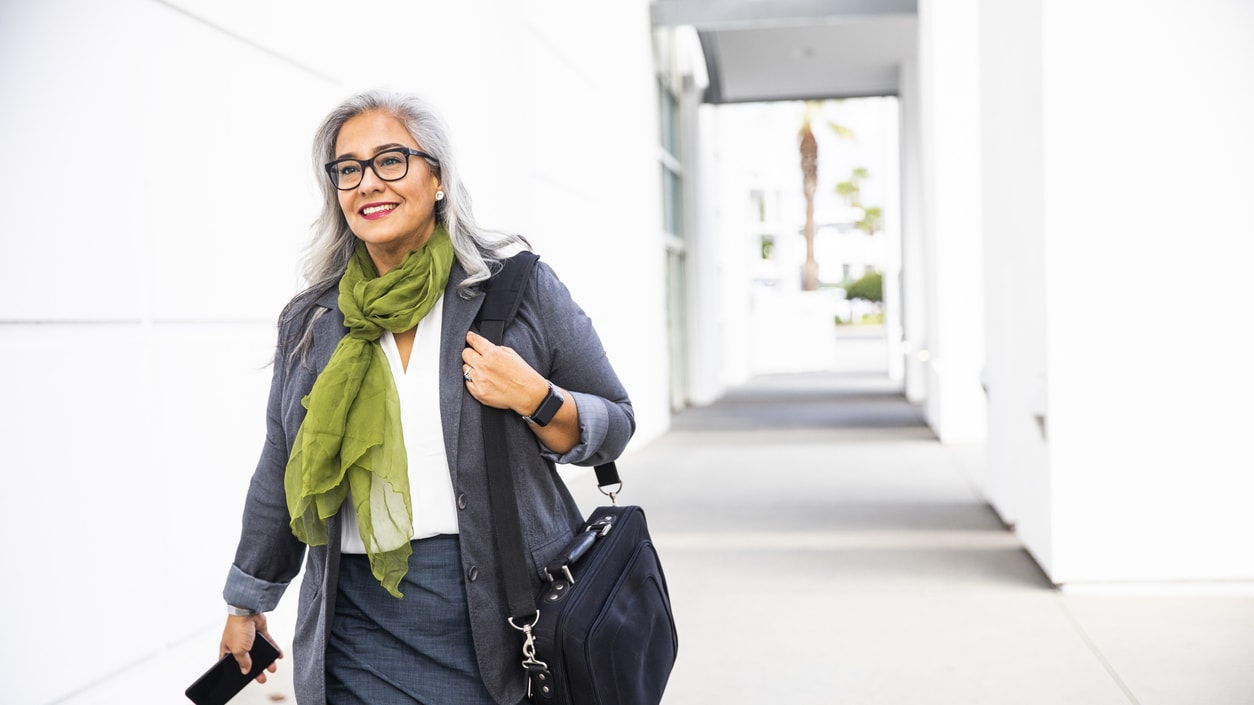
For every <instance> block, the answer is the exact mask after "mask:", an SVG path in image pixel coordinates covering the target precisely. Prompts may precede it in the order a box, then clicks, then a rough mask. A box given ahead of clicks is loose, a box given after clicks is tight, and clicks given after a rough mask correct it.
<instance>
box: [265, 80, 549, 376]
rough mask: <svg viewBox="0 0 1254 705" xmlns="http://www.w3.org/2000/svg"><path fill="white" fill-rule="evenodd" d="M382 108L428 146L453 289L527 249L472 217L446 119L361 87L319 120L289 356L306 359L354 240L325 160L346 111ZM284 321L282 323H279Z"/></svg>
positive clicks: (470, 291)
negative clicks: (311, 207) (313, 204)
mask: <svg viewBox="0 0 1254 705" xmlns="http://www.w3.org/2000/svg"><path fill="white" fill-rule="evenodd" d="M375 111H378V112H384V113H387V114H388V115H391V116H392V117H395V118H396V119H397V120H399V121H400V122H401V124H403V125H404V126H405V130H406V131H407V132H409V135H410V137H413V138H414V141H416V142H417V143H418V146H419V147H420V148H421V149H422V151H424V152H426V153H427V154H430V155H431V157H432V159H428V160H427V164H428V165H430V167H431V170H432V172H433V173H434V174H435V175H436V178H438V179H439V180H440V186H441V189H442V190H443V191H444V199H443V200H441V201H437V202H436V212H435V214H436V220H437V221H438V222H439V223H440V224H441V225H443V226H444V227H445V229H446V230H448V234H449V239H450V240H451V241H452V243H453V252H454V254H455V255H456V257H457V261H458V262H459V263H461V265H462V269H465V270H466V274H467V276H466V278H465V279H463V280H462V281H460V282H458V284H457V291H458V294H459V295H460V296H461V297H462V298H464V299H470V298H474V297H475V296H477V295H478V289H477V287H476V285H477V284H479V283H480V282H483V281H486V280H487V279H489V278H491V276H492V274H493V273H494V272H495V271H496V270H497V269H499V268H500V262H501V260H503V259H505V258H507V257H508V256H510V255H512V254H514V253H516V252H517V251H519V250H524V249H529V245H528V243H527V241H526V240H525V239H524V238H523V237H522V236H520V235H513V234H508V233H502V232H497V231H494V230H485V229H483V228H480V227H479V225H478V224H477V223H476V222H475V216H474V212H473V211H472V210H471V206H470V193H469V192H467V191H466V187H465V185H463V184H462V181H461V173H460V172H459V171H458V162H457V159H456V158H455V157H454V156H453V150H452V147H451V145H450V141H449V132H448V128H447V127H446V126H445V124H444V121H443V119H441V118H440V116H439V114H438V113H436V111H435V109H434V108H433V107H432V106H431V104H429V103H428V102H426V101H424V100H422V99H421V98H418V97H416V96H412V95H405V94H402V93H391V92H386V91H379V90H372V91H366V92H363V93H358V94H357V95H354V96H352V97H350V98H349V99H348V100H345V101H344V102H343V103H341V104H340V105H339V107H337V108H336V109H334V110H332V111H331V113H330V114H329V115H327V117H326V119H325V120H323V121H322V125H321V126H319V128H318V131H317V133H316V134H315V136H314V144H313V166H314V173H315V174H316V175H317V179H318V183H319V184H320V185H321V188H322V212H321V214H319V216H318V219H317V220H316V221H314V226H313V230H314V236H313V240H312V242H311V243H310V245H309V250H308V251H307V253H306V255H305V280H306V281H307V282H308V283H309V289H308V290H307V291H306V292H305V294H304V295H301V296H298V297H297V298H296V299H294V300H293V301H292V303H291V304H289V305H288V308H287V309H286V310H285V311H284V315H283V316H282V317H281V320H283V319H289V318H293V317H299V318H304V322H303V325H302V324H299V323H298V324H297V325H299V326H300V328H301V329H303V330H301V329H298V330H297V331H296V334H297V335H298V336H299V342H297V344H296V346H295V347H294V349H293V350H292V353H291V358H292V359H294V358H295V357H296V356H297V355H299V356H300V357H301V359H302V361H304V362H306V363H308V360H306V359H305V358H306V354H307V353H308V349H309V343H310V341H311V337H312V331H313V322H314V321H316V320H317V319H318V318H320V317H321V314H322V313H323V311H322V310H321V309H319V310H316V311H312V312H311V311H309V310H308V309H307V308H306V306H307V305H309V304H311V303H312V299H313V298H316V294H317V293H319V292H323V291H326V290H327V289H329V288H331V287H332V286H334V284H335V282H336V281H338V280H339V278H340V277H341V276H342V275H343V273H344V269H345V267H347V266H348V260H349V258H350V257H352V255H353V248H355V247H356V245H357V237H356V236H355V235H353V231H352V230H350V229H349V227H348V221H347V220H346V219H345V218H344V212H343V211H342V210H341V209H340V201H339V195H338V193H337V192H336V189H335V187H334V186H332V185H331V181H330V179H328V178H327V177H326V171H325V169H324V165H325V164H326V163H328V162H330V161H332V160H334V159H335V141H336V139H338V138H339V134H340V129H341V128H342V127H343V126H344V123H346V122H348V121H349V120H350V119H352V118H354V117H357V116H358V115H361V114H363V113H368V112H375ZM281 325H282V324H281Z"/></svg>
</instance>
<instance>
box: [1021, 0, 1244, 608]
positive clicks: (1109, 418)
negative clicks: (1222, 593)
mask: <svg viewBox="0 0 1254 705" xmlns="http://www.w3.org/2000/svg"><path fill="white" fill-rule="evenodd" d="M1042 36H1043V47H1042V52H1043V55H1044V57H1045V60H1044V74H1043V94H1044V99H1043V103H1044V117H1043V127H1042V129H1043V133H1044V141H1045V155H1046V156H1045V168H1044V203H1045V214H1044V220H1045V224H1046V233H1045V242H1046V248H1045V253H1046V254H1045V257H1046V259H1045V273H1046V274H1045V276H1046V290H1047V292H1048V302H1047V312H1046V319H1047V321H1046V326H1047V329H1048V332H1049V336H1048V342H1047V347H1046V350H1047V364H1048V370H1049V378H1048V405H1049V445H1050V450H1049V454H1050V485H1051V489H1052V495H1053V497H1054V502H1053V505H1052V506H1051V508H1050V514H1051V517H1052V524H1053V529H1052V533H1053V545H1054V550H1053V563H1052V565H1051V566H1050V574H1051V577H1053V578H1054V580H1055V581H1057V582H1062V583H1082V582H1122V581H1188V580H1202V581H1223V580H1245V581H1250V580H1254V513H1251V512H1250V503H1251V500H1252V499H1254V473H1252V472H1251V469H1252V468H1254V452H1252V450H1251V445H1250V443H1249V440H1248V439H1249V429H1250V428H1251V427H1254V372H1251V370H1252V366H1251V363H1250V357H1249V350H1250V344H1251V342H1252V341H1254V316H1251V315H1250V310H1249V306H1250V302H1251V301H1254V283H1252V280H1251V277H1250V276H1249V269H1250V264H1251V262H1252V261H1254V245H1252V244H1251V236H1254V217H1252V215H1251V211H1250V209H1249V206H1248V204H1249V202H1250V194H1251V193H1254V133H1251V130H1250V125H1252V124H1254V80H1251V78H1252V77H1254V42H1251V41H1250V38H1251V36H1254V6H1251V5H1250V4H1248V3H1235V2H1228V1H1225V0H1203V1H1202V2H1188V3H1185V2H1170V3H1154V4H1148V5H1147V4H1145V3H1138V2H1132V1H1131V0H1125V1H1122V2H1109V3H1103V4H1100V5H1094V4H1092V3H1086V2H1079V1H1076V0H1071V1H1066V2H1050V3H1045V4H1043V23H1042ZM1112 37H1117V38H1118V43H1117V45H1115V46H1114V47H1112ZM1182 272H1188V273H1189V274H1188V275H1183V276H1182V275H1181V274H1180V273H1182Z"/></svg>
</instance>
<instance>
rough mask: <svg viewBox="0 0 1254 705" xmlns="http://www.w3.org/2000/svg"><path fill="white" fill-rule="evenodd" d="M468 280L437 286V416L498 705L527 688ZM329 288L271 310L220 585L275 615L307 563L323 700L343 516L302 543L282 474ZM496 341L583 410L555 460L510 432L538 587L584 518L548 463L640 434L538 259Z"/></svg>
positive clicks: (573, 308)
mask: <svg viewBox="0 0 1254 705" xmlns="http://www.w3.org/2000/svg"><path fill="white" fill-rule="evenodd" d="M465 277H466V272H465V270H463V269H462V267H461V266H460V265H459V264H457V263H454V264H453V270H452V274H451V275H450V277H449V284H448V287H447V288H446V289H445V292H444V318H443V321H442V325H443V328H442V338H441V342H440V415H441V421H442V425H443V427H444V445H445V448H446V449H447V452H448V465H449V470H450V472H451V473H452V478H453V488H454V491H455V492H456V494H457V506H458V510H459V511H458V513H457V515H458V528H459V531H460V534H461V536H460V540H461V551H462V569H463V571H464V572H463V576H464V578H465V585H466V596H467V599H468V602H469V606H470V618H471V628H472V631H473V634H474V643H475V651H476V654H477V656H478V661H479V670H480V672H481V673H482V676H483V680H484V683H485V684H486V685H487V688H488V692H489V693H491V694H492V697H493V698H495V699H496V701H497V702H498V703H501V705H513V704H515V703H518V702H519V701H520V700H522V699H523V696H524V691H525V683H524V678H523V669H522V668H521V666H520V665H519V661H521V659H522V651H521V647H522V642H521V636H520V634H519V633H518V632H517V631H514V630H513V629H512V628H511V627H510V626H509V625H508V624H507V623H506V617H507V616H508V615H507V612H508V610H507V607H506V602H505V593H504V587H503V585H502V583H501V579H500V576H499V569H498V561H497V557H496V549H495V543H494V541H495V540H494V538H493V535H492V516H491V510H490V508H489V506H488V491H487V474H486V469H485V465H484V452H483V442H482V423H481V415H480V409H481V406H480V404H479V402H477V401H476V400H475V399H474V397H472V396H471V395H470V394H469V393H468V392H467V391H466V390H465V387H464V386H463V380H462V374H461V370H462V359H461V353H462V350H463V348H464V347H465V340H466V331H467V330H469V329H470V326H471V324H472V323H473V321H474V318H475V315H476V314H477V313H478V311H479V307H480V305H481V304H482V302H483V297H482V296H477V297H475V298H473V299H471V300H469V301H468V300H465V299H463V298H461V296H459V294H458V292H457V287H456V285H457V283H458V282H460V281H461V280H462V279H464V278H465ZM337 297H338V287H334V286H333V287H331V288H330V289H328V290H326V291H321V292H318V291H313V292H306V293H304V294H301V295H300V296H297V297H296V298H295V299H293V300H292V302H291V303H290V304H289V305H288V307H287V308H286V309H285V310H284V312H283V315H282V316H281V317H280V321H279V344H278V349H277V350H276V352H275V358H274V378H273V381H272V382H271V387H270V399H269V403H268V405H267V432H266V441H265V447H264V448H263V450H262V453H261V460H260V462H259V463H258V464H257V470H256V472H255V473H254V475H253V479H252V484H251V486H250V487H249V490H248V496H247V499H246V501H245V505H244V518H243V532H242V535H241V538H240V543H239V548H238V549H237V550H236V553H235V562H234V564H233V565H232V566H231V570H230V573H229V575H228V577H227V581H226V587H225V589H224V590H223V593H222V594H223V597H225V598H226V601H227V603H228V604H232V605H237V606H240V607H248V608H251V609H255V610H260V611H263V612H266V611H270V610H272V609H274V607H275V605H277V604H278V602H279V598H280V597H281V596H282V595H283V593H284V591H285V590H286V589H287V586H288V584H289V583H290V582H291V580H292V579H293V578H294V577H296V575H297V573H298V572H299V570H300V566H301V561H302V560H304V561H305V576H304V578H303V580H302V581H301V589H300V602H299V606H298V611H297V621H296V634H295V635H294V638H293V651H294V656H295V673H294V679H295V684H296V697H297V701H298V702H299V703H300V705H325V703H326V688H325V671H326V669H325V656H326V643H327V636H328V631H329V630H328V626H329V625H330V624H331V620H332V617H333V615H334V611H335V596H336V593H337V576H338V573H339V556H340V546H339V544H340V531H339V521H340V517H338V516H337V517H335V518H334V519H332V522H331V525H330V527H329V529H330V542H329V544H328V545H326V546H314V547H306V546H305V545H304V544H303V543H301V542H300V541H298V540H297V539H296V538H295V537H294V536H293V535H292V532H291V528H290V526H289V522H290V517H289V516H288V511H287V500H286V496H285V493H284V489H283V476H284V471H285V468H286V466H287V459H288V455H289V453H290V452H291V449H292V442H293V440H294V439H295V437H296V431H297V429H298V428H300V424H301V421H302V420H304V418H305V409H304V407H303V406H301V402H300V400H301V398H303V397H304V396H305V395H306V394H308V393H309V390H310V389H311V388H312V387H313V383H314V380H315V379H316V378H317V375H318V373H319V372H320V371H321V370H322V368H323V367H324V366H325V365H326V363H327V360H329V359H330V357H331V352H332V351H333V350H334V349H335V346H336V343H337V342H339V340H340V338H341V337H342V336H343V335H344V334H345V332H346V329H345V328H344V318H343V315H342V314H341V313H340V311H339V307H338V305H337ZM318 308H322V309H326V313H325V315H322V316H321V317H319V318H317V320H315V321H313V324H312V325H313V339H312V344H311V345H310V347H309V349H308V356H307V359H306V361H305V362H302V360H301V359H300V358H299V356H298V357H297V359H295V360H293V359H289V358H290V356H291V351H292V350H293V349H294V346H295V344H296V341H298V340H299V339H300V337H301V335H302V333H303V332H304V330H305V328H306V327H307V326H308V325H309V321H310V320H311V319H312V317H313V313H314V312H315V311H316V310H317V309H318ZM505 344H506V345H508V346H509V347H511V348H513V349H514V350H516V351H518V354H519V355H521V356H522V357H523V359H525V360H526V361H527V362H528V363H530V364H531V366H532V367H534V368H535V369H536V370H537V371H538V372H539V373H540V374H542V375H544V376H545V377H547V378H549V379H551V380H552V381H553V382H554V383H556V384H557V385H558V386H560V387H562V388H563V389H566V390H570V392H571V395H572V396H573V397H574V401H575V404H576V405H577V407H578V409H579V425H580V442H579V445H578V446H577V447H575V448H574V449H572V450H571V451H570V452H569V453H566V454H564V455H561V456H559V455H557V454H555V453H552V452H550V451H548V450H547V449H545V448H543V447H542V446H541V445H540V444H539V443H538V442H537V440H536V438H535V436H534V435H533V434H532V433H531V431H529V430H528V429H527V428H526V424H525V423H524V422H523V421H522V420H521V419H519V420H518V422H517V423H513V424H510V425H509V428H508V429H507V433H508V436H509V452H510V461H511V467H513V468H514V469H515V472H516V477H515V483H516V489H517V492H518V496H519V506H520V508H521V509H522V511H521V514H522V517H521V518H522V529H523V534H524V541H525V542H526V546H527V550H528V552H529V554H530V558H531V567H532V573H533V574H532V580H533V581H534V583H535V587H536V588H537V589H539V586H540V583H541V580H542V576H543V567H544V566H545V565H547V564H548V562H549V561H550V560H551V559H552V558H553V557H554V556H555V555H556V554H557V552H558V551H560V550H561V549H562V548H563V547H564V545H565V544H566V542H567V541H568V540H569V539H570V537H571V535H572V534H573V532H574V531H575V530H577V529H578V527H579V524H580V523H581V522H582V518H581V516H580V513H579V510H578V507H577V506H576V505H575V502H574V500H573V499H572V498H571V495H570V492H569V491H568V490H567V489H566V486H565V484H563V482H562V481H561V479H560V478H559V477H558V475H557V472H556V470H555V468H554V463H573V464H577V465H596V464H599V463H604V462H607V461H610V460H614V459H615V458H617V457H618V455H619V454H620V453H621V452H622V451H623V448H624V447H625V446H626V445H627V441H628V440H629V439H630V438H631V435H632V433H634V431H635V416H634V413H633V411H632V407H631V402H630V400H628V398H627V393H626V391H624V389H623V386H622V384H620V383H619V381H618V376H617V375H616V374H615V373H614V370H613V368H611V367H610V364H609V360H608V359H607V357H606V354H605V350H604V349H603V348H602V346H601V341H600V339H599V338H598V337H597V334H596V331H595V330H593V327H592V321H591V320H590V319H589V318H588V316H587V315H585V314H584V312H583V310H581V309H580V308H579V306H578V305H576V304H575V302H574V301H573V300H572V299H571V296H570V292H569V291H567V289H566V287H565V286H564V285H563V284H562V283H561V282H560V281H559V280H558V278H557V276H556V275H555V274H554V273H553V271H552V270H551V269H550V268H549V267H548V266H547V265H545V264H544V263H543V262H540V263H538V264H537V266H536V268H535V270H534V274H533V275H532V279H531V281H530V283H529V286H528V287H527V290H526V293H525V294H524V297H523V301H522V305H521V306H520V308H519V311H518V315H517V318H516V319H515V320H514V322H513V323H512V324H511V325H510V326H509V328H508V329H507V330H506V332H505ZM307 548H308V550H306V549H307Z"/></svg>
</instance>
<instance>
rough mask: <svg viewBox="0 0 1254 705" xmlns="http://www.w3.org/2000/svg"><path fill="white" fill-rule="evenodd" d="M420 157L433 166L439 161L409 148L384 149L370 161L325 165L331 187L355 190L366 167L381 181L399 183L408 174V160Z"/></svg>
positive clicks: (357, 160) (338, 162)
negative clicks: (372, 170)
mask: <svg viewBox="0 0 1254 705" xmlns="http://www.w3.org/2000/svg"><path fill="white" fill-rule="evenodd" d="M410 157H422V158H423V159H426V160H428V161H430V162H431V163H432V164H434V165H435V166H439V165H440V161H439V160H438V159H436V158H435V157H433V156H431V155H430V154H427V153H426V152H419V151H418V150H416V149H410V148H409V147H397V148H396V149H385V150H383V151H382V152H379V153H378V154H376V155H374V156H373V157H371V158H370V159H336V160H335V161H333V162H331V163H329V164H327V165H326V169H327V176H329V177H331V185H332V186H334V187H335V188H337V189H339V190H341V191H348V190H350V189H355V188H357V185H358V184H360V183H361V179H362V177H363V176H364V175H365V173H366V167H370V168H371V169H374V175H375V176H377V177H379V179H380V180H382V181H399V180H400V179H403V178H405V175H406V174H408V173H409V158H410Z"/></svg>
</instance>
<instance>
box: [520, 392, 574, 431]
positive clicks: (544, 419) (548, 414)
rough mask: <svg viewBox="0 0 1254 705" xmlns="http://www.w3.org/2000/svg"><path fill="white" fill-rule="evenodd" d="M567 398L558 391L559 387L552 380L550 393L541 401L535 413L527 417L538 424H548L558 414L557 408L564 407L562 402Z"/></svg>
mask: <svg viewBox="0 0 1254 705" xmlns="http://www.w3.org/2000/svg"><path fill="white" fill-rule="evenodd" d="M565 401H566V400H565V399H564V398H563V397H562V393H561V392H559V391H557V387H555V386H554V385H553V383H552V382H550V383H549V395H548V396H547V397H545V398H544V401H542V402H540V408H539V409H536V411H535V413H534V414H532V415H531V416H528V417H527V420H528V421H530V422H531V423H533V424H535V425H537V426H547V425H548V423H549V422H550V421H552V420H553V417H554V416H556V415H557V410H558V409H560V408H562V404H563V403H564V402H565Z"/></svg>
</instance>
